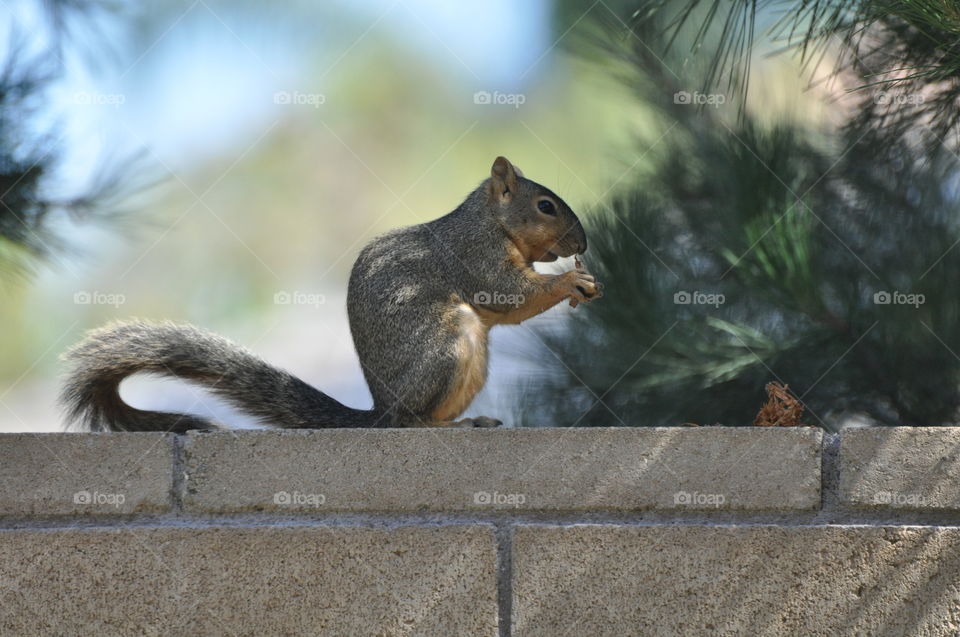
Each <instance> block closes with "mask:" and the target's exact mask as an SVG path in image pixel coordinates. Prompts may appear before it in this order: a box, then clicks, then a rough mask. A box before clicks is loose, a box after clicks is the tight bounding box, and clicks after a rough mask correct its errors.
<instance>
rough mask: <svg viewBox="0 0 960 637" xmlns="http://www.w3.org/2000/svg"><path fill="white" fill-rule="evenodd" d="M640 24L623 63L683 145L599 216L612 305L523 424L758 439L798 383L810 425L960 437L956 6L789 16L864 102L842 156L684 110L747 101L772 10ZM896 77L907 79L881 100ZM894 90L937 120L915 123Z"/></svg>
mask: <svg viewBox="0 0 960 637" xmlns="http://www.w3.org/2000/svg"><path fill="white" fill-rule="evenodd" d="M629 4H630V5H631V6H632V7H633V8H634V9H635V10H634V11H633V12H632V13H631V15H633V19H632V20H624V22H625V23H626V24H628V25H629V28H630V29H631V30H633V34H632V35H631V36H630V37H626V38H624V37H623V34H622V33H621V34H620V36H621V37H619V38H611V37H604V38H603V39H602V42H603V43H604V44H603V46H604V47H605V55H606V56H608V57H611V56H617V57H618V58H619V59H626V60H627V61H628V63H629V65H630V67H631V68H632V70H633V73H632V75H631V79H630V81H631V82H632V84H633V85H634V86H635V87H636V89H637V95H638V97H639V99H640V100H642V101H643V102H644V103H645V104H646V105H649V106H652V107H654V108H656V109H657V110H658V113H659V116H660V120H661V123H662V128H663V130H668V129H669V128H670V127H673V128H672V130H670V134H669V135H665V137H664V139H663V141H661V143H660V144H658V145H657V146H656V147H655V148H653V149H652V150H651V149H646V148H644V149H640V150H639V151H638V152H647V153H649V156H650V161H651V164H652V168H651V169H650V170H648V171H645V172H643V174H641V175H640V176H639V177H637V178H635V179H633V180H632V183H630V184H629V185H628V187H626V188H624V189H622V190H621V191H620V192H618V193H617V194H616V195H615V196H614V197H613V198H612V199H611V200H610V201H609V202H606V203H605V204H604V205H603V206H601V209H600V210H597V211H594V214H593V215H591V216H590V219H589V220H590V222H591V223H590V224H589V227H588V230H587V231H588V235H589V237H590V251H589V253H588V255H587V261H588V265H589V266H590V268H591V270H592V271H594V273H595V274H596V275H597V276H598V279H599V280H600V281H602V282H603V283H604V284H605V297H604V298H603V299H600V300H599V301H597V302H595V303H590V304H586V305H583V306H581V307H578V308H577V309H576V310H575V311H574V312H571V313H570V315H569V318H568V319H566V320H565V322H563V323H561V324H559V325H554V326H549V327H544V328H541V332H542V333H541V334H540V337H541V339H542V340H543V343H544V344H545V346H546V348H548V349H549V350H550V351H549V352H540V354H539V358H540V359H541V362H540V365H541V366H545V367H546V366H549V368H550V370H551V371H550V372H549V373H546V374H544V375H542V376H541V377H537V378H533V379H531V380H530V383H531V385H532V387H529V388H527V389H528V390H527V391H525V392H524V397H523V402H524V410H523V414H522V418H523V420H524V421H525V422H529V423H535V422H536V423H539V422H545V421H546V422H553V423H557V424H563V425H579V426H591V425H621V424H625V425H634V426H640V425H679V424H682V423H685V422H693V423H699V424H713V423H716V422H719V423H722V424H725V425H748V424H750V423H751V422H752V420H753V417H754V416H755V414H756V413H757V411H758V409H759V407H760V405H761V403H762V402H763V399H764V393H763V388H764V385H765V384H766V383H767V382H769V381H774V380H779V381H781V382H783V383H786V384H788V385H789V387H790V389H791V391H792V393H793V394H794V395H795V396H796V397H798V398H799V399H800V400H801V401H802V402H803V404H804V405H805V406H806V408H807V415H806V416H805V418H804V420H805V421H806V422H807V423H809V424H818V425H821V426H825V427H827V428H831V429H832V428H835V427H837V426H838V424H839V423H841V422H842V421H843V419H844V418H845V417H846V416H849V415H852V414H862V415H865V416H867V417H868V418H869V419H870V420H871V421H872V422H875V423H877V424H887V425H895V424H904V425H944V424H952V423H953V422H955V421H956V417H957V410H958V407H960V392H958V387H960V356H958V354H960V330H958V329H957V327H958V323H957V321H958V318H960V298H958V296H957V294H956V293H955V287H954V286H955V285H956V282H957V275H956V273H957V272H958V271H960V248H956V247H955V246H957V244H960V218H958V215H957V211H958V210H960V207H958V204H960V201H958V197H960V193H958V191H957V188H956V184H957V177H958V161H957V158H956V156H955V155H954V154H953V151H954V149H953V148H952V146H951V145H950V144H949V143H940V141H939V140H942V139H945V138H946V139H949V138H950V137H949V136H950V135H952V134H954V133H955V130H954V129H955V125H956V117H957V115H956V113H957V110H956V108H955V107H954V106H955V104H956V101H957V90H958V86H960V84H958V79H960V57H958V56H957V55H956V54H955V49H954V42H956V41H957V35H958V33H957V25H958V20H957V19H956V18H957V14H956V11H955V9H954V8H953V7H954V5H953V3H943V2H929V1H928V2H912V3H908V2H897V3H890V2H884V3H868V2H858V3H843V4H841V3H829V2H819V3H818V2H813V3H810V2H798V3H794V5H792V12H791V11H790V10H789V9H788V11H787V13H786V14H785V15H784V16H783V17H782V18H781V19H780V21H779V22H778V23H777V24H776V25H774V27H773V33H774V34H775V35H777V36H778V37H780V38H781V39H786V40H787V45H788V47H789V50H791V51H793V52H794V53H796V54H797V55H800V56H803V57H804V58H805V59H810V58H811V56H813V55H815V53H816V52H817V51H818V49H822V47H824V46H826V42H827V41H828V40H829V39H830V37H831V36H836V37H838V39H839V41H840V42H841V43H842V44H841V48H840V51H839V53H840V57H839V59H840V60H841V64H839V65H838V66H837V67H836V69H835V72H836V73H837V74H840V75H844V76H845V77H846V78H847V81H851V80H850V78H851V77H852V81H853V82H854V86H856V87H858V88H860V89H861V92H860V96H861V101H860V108H859V109H858V111H857V112H856V113H855V114H854V115H853V116H852V117H851V118H850V120H849V121H848V122H847V123H846V125H845V126H844V127H843V129H842V130H841V131H840V133H839V134H838V135H837V136H835V137H831V136H830V135H828V134H827V132H826V131H824V130H817V129H811V128H806V127H804V126H802V125H799V124H797V123H793V122H788V121H784V122H780V123H775V124H761V123H760V122H758V121H757V120H756V118H755V117H753V116H752V115H751V113H750V111H749V110H748V109H739V110H738V111H737V112H736V116H734V117H731V116H729V115H725V114H724V111H722V110H720V109H711V108H702V109H696V108H692V107H691V106H690V105H689V104H684V103H676V100H675V99H674V95H675V94H677V93H679V92H681V91H684V90H689V88H690V87H691V86H700V87H702V90H703V91H704V92H705V93H709V92H710V91H711V90H713V91H717V90H723V89H722V88H721V89H718V87H723V88H725V89H726V90H727V91H729V94H731V95H737V94H739V95H740V96H741V97H740V99H741V100H742V96H743V95H744V94H746V92H747V91H749V87H748V86H747V83H746V78H747V77H748V73H747V69H746V65H747V59H748V55H749V52H750V50H751V48H752V47H753V46H755V42H754V35H753V34H754V32H755V31H754V28H753V20H754V19H756V17H757V13H756V12H757V11H758V10H761V9H762V8H763V7H762V5H764V4H766V3H760V2H727V3H719V2H697V1H689V2H681V3H676V2H663V1H655V2H632V3H629ZM881 8H886V9H888V11H887V12H886V13H883V12H881ZM891 8H893V9H897V10H893V9H891ZM687 9H689V11H688V10H687ZM724 10H725V11H726V13H724ZM891 11H892V12H891ZM946 18H949V19H946ZM615 24H619V23H615ZM621 27H622V25H621ZM801 27H805V30H802V29H801ZM791 33H792V34H793V35H791ZM798 34H799V35H798ZM633 36H636V37H633ZM611 42H626V43H627V48H626V49H621V48H615V47H614V46H612V45H611V44H610V43H611ZM878 43H879V44H882V45H883V46H882V48H880V49H876V50H875V48H874V47H876V46H877V45H878ZM596 52H597V50H596V49H594V50H593V54H594V55H596ZM701 61H704V62H701ZM871 68H872V69H873V70H870V69H871ZM894 68H897V69H900V70H899V71H897V73H898V74H899V75H900V76H905V77H906V79H904V80H902V81H899V82H892V81H882V80H883V78H881V77H880V76H879V75H878V73H880V72H881V71H890V70H892V69H894ZM671 69H683V74H682V75H681V76H680V77H678V76H677V75H675V74H674V72H673V71H672V70H671ZM903 69H913V70H912V71H904V70H903ZM878 79H880V80H881V83H878ZM878 91H884V92H890V91H897V92H898V93H897V94H906V95H909V94H921V91H922V92H923V94H924V96H925V97H927V99H926V100H925V101H919V102H918V103H912V104H908V106H909V107H910V108H900V109H898V108H896V107H897V106H902V103H901V104H891V101H890V100H886V101H885V100H882V99H878V98H877V95H878ZM946 105H950V108H946ZM557 359H559V360H560V361H562V364H560V365H557V364H556V361H557Z"/></svg>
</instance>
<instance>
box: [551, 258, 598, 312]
mask: <svg viewBox="0 0 960 637" xmlns="http://www.w3.org/2000/svg"><path fill="white" fill-rule="evenodd" d="M560 279H561V282H562V283H561V284H562V288H561V290H562V292H563V294H564V297H568V298H569V299H570V306H571V307H576V306H577V304H578V303H586V302H587V301H592V300H593V299H599V298H600V297H601V296H603V284H602V283H597V280H596V278H595V277H594V276H593V275H592V274H590V273H589V272H587V270H586V269H585V268H583V267H582V266H580V267H578V268H577V269H576V270H570V271H569V272H564V273H563V274H561V275H560Z"/></svg>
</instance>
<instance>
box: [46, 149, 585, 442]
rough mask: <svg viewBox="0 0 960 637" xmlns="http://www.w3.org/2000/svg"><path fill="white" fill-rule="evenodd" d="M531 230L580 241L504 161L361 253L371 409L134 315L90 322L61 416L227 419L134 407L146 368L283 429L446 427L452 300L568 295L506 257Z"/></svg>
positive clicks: (178, 422)
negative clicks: (438, 209)
mask: <svg viewBox="0 0 960 637" xmlns="http://www.w3.org/2000/svg"><path fill="white" fill-rule="evenodd" d="M504 166H506V167H507V168H506V173H504V172H503V171H504V170H505V168H504ZM498 170H499V171H500V173H498V172H497V171H498ZM504 175H506V176H504ZM543 196H547V197H549V198H550V199H551V200H552V201H554V202H556V205H557V214H556V215H555V216H554V217H551V218H548V217H546V216H545V215H543V214H541V213H539V212H538V211H537V209H536V206H535V203H536V199H537V198H538V197H543ZM532 236H536V237H538V238H542V237H544V236H546V237H548V239H549V248H548V249H549V251H550V253H552V255H550V256H549V258H548V259H547V260H551V259H553V258H556V257H555V256H553V255H559V256H569V255H572V254H575V253H582V252H583V251H584V250H585V249H586V235H585V234H584V231H583V228H582V227H581V226H580V222H579V220H578V219H577V217H576V215H574V213H573V211H572V210H570V208H569V207H568V206H567V205H566V204H565V203H564V202H563V200H561V199H560V198H559V197H557V196H556V195H555V194H553V193H552V192H550V191H549V190H548V189H546V188H544V187H543V186H540V185H539V184H537V183H535V182H532V181H530V180H528V179H524V178H523V177H519V176H517V175H515V174H514V172H513V167H512V166H511V165H510V164H509V162H506V160H503V159H502V158H498V160H497V163H495V164H494V172H493V174H492V177H491V178H490V179H487V180H485V181H484V182H483V183H481V184H480V186H479V187H478V188H477V189H476V190H474V191H473V192H472V193H471V194H470V195H469V196H468V197H467V199H466V200H465V201H464V202H463V203H462V204H460V206H458V207H457V208H456V209H455V210H454V211H453V212H451V213H449V214H447V215H445V216H443V217H441V218H439V219H436V220H434V221H431V222H429V223H424V224H420V225H415V226H410V227H407V228H400V229H398V230H394V231H392V232H389V233H387V234H385V235H382V236H380V237H378V238H376V239H374V240H373V241H371V242H370V243H369V244H368V245H367V246H366V247H365V248H364V249H363V250H362V251H361V253H360V255H359V257H358V258H357V261H356V263H355V264H354V266H353V270H352V272H351V275H350V283H349V288H348V294H347V310H348V314H349V319H350V329H351V332H352V335H353V340H354V345H355V346H356V349H357V354H358V356H359V358H360V362H361V366H362V368H363V372H364V376H365V377H366V380H367V383H368V385H369V386H370V391H371V393H372V394H373V398H374V407H373V409H372V410H369V411H364V410H358V409H351V408H349V407H346V406H345V405H343V404H341V403H339V402H337V401H336V400H334V399H333V398H331V397H329V396H327V395H326V394H324V393H322V392H320V391H318V390H316V389H314V388H313V387H310V386H309V385H307V384H306V383H304V382H303V381H301V380H299V379H298V378H296V377H294V376H292V375H290V374H288V373H287V372H284V371H282V370H280V369H277V368H275V367H272V366H270V365H268V364H267V363H265V362H264V361H262V360H261V359H260V358H258V357H257V356H255V355H254V354H252V353H251V352H249V351H247V350H246V349H243V348H242V347H239V346H237V345H235V344H233V343H231V342H230V341H228V340H226V339H224V338H222V337H220V336H217V335H215V334H211V333H209V332H205V331H202V330H199V329H197V328H194V327H191V326H187V325H175V324H172V323H149V322H144V321H133V322H128V323H117V324H112V325H108V326H106V327H104V328H101V329H99V330H94V331H92V332H91V333H90V334H88V336H87V338H86V339H85V340H84V341H83V342H81V343H80V344H79V345H77V346H76V347H74V348H73V349H72V350H70V351H69V352H68V353H67V354H66V355H65V358H66V359H67V360H68V361H70V362H71V363H72V371H71V373H70V375H69V377H68V380H67V383H66V385H65V387H64V389H63V393H62V402H63V403H64V405H65V406H66V409H67V416H68V418H69V420H71V421H79V422H81V423H82V424H83V425H84V426H86V427H87V428H89V429H91V430H93V431H174V432H183V431H187V430H190V429H205V428H214V427H218V426H219V425H218V424H216V423H213V422H210V421H208V420H206V419H203V418H199V417H196V416H188V415H180V414H170V413H160V412H147V411H141V410H138V409H134V408H133V407H130V406H129V405H126V404H125V403H124V402H123V401H122V400H121V399H120V397H119V394H118V391H117V389H118V386H119V384H120V382H121V381H122V380H123V379H124V378H126V377H127V376H129V375H131V374H134V373H137V372H147V373H152V374H161V375H169V376H175V377H178V378H182V379H184V380H187V381H191V382H195V383H198V384H201V385H203V386H205V387H207V388H209V389H210V390H211V391H212V392H213V393H214V394H216V395H217V396H219V397H221V398H224V399H226V401H227V402H229V403H230V404H232V405H234V406H236V407H238V408H239V409H241V410H243V411H245V412H248V413H250V414H252V415H253V416H255V417H257V418H258V419H260V420H261V421H263V422H264V423H265V424H268V425H271V426H276V427H284V428H321V427H378V426H379V427H397V426H417V425H424V424H449V423H436V422H432V417H431V414H432V412H433V411H434V410H435V409H436V408H437V406H438V405H439V404H440V403H441V402H442V401H443V400H444V398H445V397H446V396H447V395H448V392H449V391H450V387H451V383H453V379H454V375H455V371H456V369H457V365H458V354H457V350H456V343H457V338H458V333H457V331H456V328H455V326H454V325H452V324H451V323H450V322H449V321H445V320H444V316H445V313H449V310H450V308H451V302H452V300H453V301H455V302H458V303H466V304H469V305H471V306H473V307H475V308H477V309H478V310H482V311H484V312H487V313H488V316H493V317H496V316H498V314H499V313H503V314H504V316H507V313H508V312H509V311H510V310H511V308H509V307H502V306H498V305H496V304H494V303H489V304H479V303H478V301H477V299H478V298H480V297H479V296H478V295H481V294H483V293H487V294H493V293H498V294H501V295H509V294H514V295H524V296H526V297H527V298H530V299H534V298H538V299H539V298H544V299H546V300H545V301H543V304H544V306H545V307H549V306H550V305H553V304H554V303H556V302H558V301H559V300H561V299H562V298H566V297H568V296H570V294H566V293H563V292H562V290H560V288H557V289H556V290H555V289H554V288H553V287H551V288H550V290H551V292H550V295H547V296H544V294H545V292H544V289H545V286H552V285H554V282H553V279H559V278H560V276H559V275H558V276H557V277H543V276H542V275H541V277H540V278H541V279H543V281H539V280H532V279H531V277H530V275H529V274H525V273H524V271H522V268H518V266H517V265H516V263H514V262H512V261H511V259H510V251H511V250H512V247H511V246H513V245H515V244H516V242H517V241H518V240H522V239H523V238H525V237H532ZM525 267H529V263H528V264H526V266H525ZM568 274H570V273H568ZM584 276H586V279H584V280H587V283H586V285H588V286H590V285H592V280H593V279H592V277H589V275H586V273H585V271H583V272H582V273H581V274H580V277H581V279H583V277H584ZM556 285H559V283H557V284H556ZM567 285H568V286H569V285H570V284H569V283H567ZM598 287H599V286H598ZM557 290H560V291H557ZM581 291H582V288H581ZM574 294H575V295H576V296H580V295H577V294H576V293H574ZM538 295H539V296H538ZM588 296H589V295H588ZM597 296H598V294H597ZM548 297H549V298H548ZM554 297H556V298H554ZM580 300H581V301H582V300H587V299H586V298H584V297H582V296H581V297H580ZM545 307H544V309H545ZM531 311H532V312H533V313H537V312H538V311H542V309H540V308H539V307H538V308H537V309H536V310H531ZM531 315H532V314H531ZM520 320H522V319H520ZM494 321H495V319H494ZM505 322H509V321H505ZM514 322H519V320H517V321H514ZM494 324H496V322H494ZM472 424H477V425H489V424H496V421H493V420H492V419H477V420H476V422H474V423H472Z"/></svg>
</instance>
